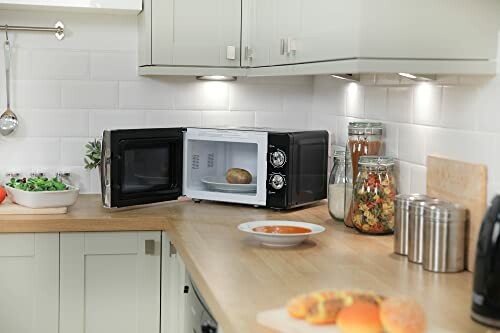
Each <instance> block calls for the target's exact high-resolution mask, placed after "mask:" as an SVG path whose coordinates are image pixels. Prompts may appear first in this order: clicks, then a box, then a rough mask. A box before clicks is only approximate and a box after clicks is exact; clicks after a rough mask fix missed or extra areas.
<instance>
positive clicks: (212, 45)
mask: <svg viewBox="0 0 500 333" xmlns="http://www.w3.org/2000/svg"><path fill="white" fill-rule="evenodd" d="M139 25H140V27H139V30H140V43H141V49H140V59H139V62H140V66H186V67H189V66H198V67H221V68H231V67H236V68H239V67H240V65H241V64H240V52H241V48H240V33H241V1H239V0H236V1H235V0H145V2H144V11H143V12H142V13H141V14H140V17H139ZM174 71H175V69H174Z"/></svg>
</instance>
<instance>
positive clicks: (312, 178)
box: [101, 128, 329, 209]
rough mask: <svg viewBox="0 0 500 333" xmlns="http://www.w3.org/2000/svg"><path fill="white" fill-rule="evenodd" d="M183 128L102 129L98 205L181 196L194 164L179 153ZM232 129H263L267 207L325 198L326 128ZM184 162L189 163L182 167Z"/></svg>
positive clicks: (118, 205) (117, 205)
mask: <svg viewBox="0 0 500 333" xmlns="http://www.w3.org/2000/svg"><path fill="white" fill-rule="evenodd" d="M187 130H189V129H187V128H152V129H123V130H106V131H104V133H103V149H102V163H101V190H102V202H103V206H104V207H106V208H121V207H129V206H135V205H143V204H149V203H156V202H163V201H170V200H176V199H177V198H179V197H180V196H182V195H183V182H185V181H186V179H184V180H183V170H184V169H185V168H187V167H189V168H191V167H194V166H193V165H192V163H193V159H192V158H186V157H185V155H184V153H185V152H186V151H185V150H186V147H185V145H186V142H185V140H184V134H185V133H186V131H187ZM211 130H218V129H211ZM221 130H223V129H221ZM224 130H225V129H224ZM236 130H238V131H258V132H263V131H265V132H267V138H268V140H267V143H268V145H267V147H266V149H265V151H264V152H261V153H265V154H266V158H265V159H264V158H262V159H259V160H262V161H265V163H266V166H265V170H266V174H265V175H263V176H264V177H266V183H265V192H266V200H265V205H266V207H269V208H273V209H290V208H294V207H298V206H302V205H306V204H309V203H312V202H316V201H319V200H322V199H325V198H326V196H327V186H328V181H327V173H328V170H327V168H328V146H329V135H328V132H326V131H305V130H304V131H290V130H283V131H277V130H273V129H262V128H258V129H254V128H239V129H236ZM228 140H231V139H230V138H229V139H228ZM256 158H257V156H256ZM187 161H189V163H190V165H189V166H186V163H187ZM184 176H185V175H184ZM260 177H262V175H261V176H260ZM193 199H195V198H193ZM214 200H218V201H224V200H222V199H214ZM230 202H238V201H234V200H231V201H230Z"/></svg>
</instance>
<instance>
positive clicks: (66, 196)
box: [5, 185, 80, 208]
mask: <svg viewBox="0 0 500 333" xmlns="http://www.w3.org/2000/svg"><path fill="white" fill-rule="evenodd" d="M66 186H68V189H67V190H63V191H39V192H31V191H23V190H19V189H17V188H13V187H10V186H5V190H6V191H7V195H8V196H9V198H10V200H11V201H12V202H14V203H16V204H18V205H21V206H24V207H28V208H59V207H69V206H72V205H73V204H74V203H75V202H76V199H78V194H79V193H80V189H78V188H77V187H74V186H71V185H66Z"/></svg>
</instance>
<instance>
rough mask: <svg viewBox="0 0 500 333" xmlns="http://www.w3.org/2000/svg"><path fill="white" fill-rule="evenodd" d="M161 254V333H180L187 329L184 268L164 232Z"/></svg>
mask: <svg viewBox="0 0 500 333" xmlns="http://www.w3.org/2000/svg"><path fill="white" fill-rule="evenodd" d="M162 254H163V255H162V279H161V304H162V306H161V309H162V314H161V333H182V332H185V330H186V327H187V325H186V322H185V307H186V296H185V293H184V286H185V285H186V276H187V274H186V266H185V265H184V262H183V261H182V258H181V257H180V255H179V254H178V253H177V250H176V249H175V247H174V246H173V244H172V243H171V241H170V239H169V238H168V235H167V234H166V233H165V232H163V233H162ZM187 333H192V332H187Z"/></svg>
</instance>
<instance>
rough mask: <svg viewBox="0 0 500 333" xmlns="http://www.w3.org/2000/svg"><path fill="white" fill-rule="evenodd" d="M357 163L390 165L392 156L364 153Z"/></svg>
mask: <svg viewBox="0 0 500 333" xmlns="http://www.w3.org/2000/svg"><path fill="white" fill-rule="evenodd" d="M358 165H360V166H368V167H390V166H393V165H394V158H392V157H387V156H375V155H365V156H361V157H360V158H359V162H358Z"/></svg>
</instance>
